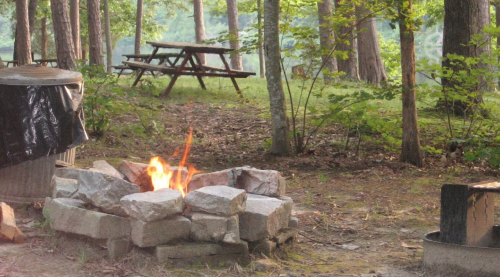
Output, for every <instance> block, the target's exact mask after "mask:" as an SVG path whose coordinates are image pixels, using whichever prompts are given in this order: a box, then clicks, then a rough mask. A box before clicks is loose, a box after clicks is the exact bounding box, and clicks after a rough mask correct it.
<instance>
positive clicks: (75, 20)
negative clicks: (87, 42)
mask: <svg viewBox="0 0 500 277" xmlns="http://www.w3.org/2000/svg"><path fill="white" fill-rule="evenodd" d="M69 12H70V18H71V35H72V37H73V46H74V47H75V59H77V60H81V59H82V46H81V41H80V0H70V1H69Z"/></svg>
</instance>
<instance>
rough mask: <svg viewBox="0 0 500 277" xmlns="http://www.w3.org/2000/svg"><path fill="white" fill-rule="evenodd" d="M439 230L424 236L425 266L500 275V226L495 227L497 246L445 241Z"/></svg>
mask: <svg viewBox="0 0 500 277" xmlns="http://www.w3.org/2000/svg"><path fill="white" fill-rule="evenodd" d="M439 235H440V232H439V231H435V232H431V233H427V234H426V235H425V237H424V257H423V262H424V267H425V268H427V269H429V270H431V271H435V272H447V273H452V272H455V273H458V272H460V274H472V276H500V267H499V264H500V248H498V247H499V243H500V226H494V227H493V237H494V244H495V245H496V247H475V246H466V245H457V244H449V243H443V242H440V241H439Z"/></svg>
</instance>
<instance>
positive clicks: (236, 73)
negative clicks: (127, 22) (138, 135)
mask: <svg viewBox="0 0 500 277" xmlns="http://www.w3.org/2000/svg"><path fill="white" fill-rule="evenodd" d="M146 43H147V44H149V45H151V46H153V52H152V53H151V55H150V57H149V58H147V60H145V61H144V62H139V61H124V62H123V63H124V64H125V65H128V66H129V67H131V68H133V69H136V70H138V74H137V77H136V79H135V81H134V84H133V85H132V86H135V85H137V83H138V82H139V81H140V80H141V78H142V75H143V74H144V72H145V71H146V70H150V71H158V72H161V73H164V74H168V75H171V76H172V79H171V80H170V83H169V85H168V87H167V89H166V90H165V96H168V94H169V93H170V91H171V90H172V88H173V86H174V84H175V82H176V81H177V78H178V77H179V76H181V75H186V76H196V78H197V79H198V82H199V83H200V85H201V87H202V88H203V89H206V87H205V83H204V82H203V78H202V77H204V76H208V77H225V78H231V81H232V83H233V85H234V88H235V89H236V92H237V93H238V94H239V95H240V96H241V90H240V88H239V87H238V84H237V83H236V78H246V77H248V76H251V75H255V72H247V71H240V70H233V69H231V68H230V67H229V64H228V63H227V61H226V58H225V57H224V54H228V53H229V52H231V51H234V49H232V48H226V47H220V46H212V45H206V44H195V43H180V42H152V41H148V42H146ZM160 49H171V50H175V51H177V53H176V54H175V55H176V58H175V60H174V61H173V62H171V63H168V64H167V63H163V64H160V65H154V64H151V61H152V60H153V59H154V58H156V55H157V53H158V51H159V50H160ZM198 54H216V55H218V56H219V57H220V59H221V61H222V63H223V65H224V67H214V66H209V65H205V64H202V63H201V61H200V59H199V57H198ZM188 63H189V66H188Z"/></svg>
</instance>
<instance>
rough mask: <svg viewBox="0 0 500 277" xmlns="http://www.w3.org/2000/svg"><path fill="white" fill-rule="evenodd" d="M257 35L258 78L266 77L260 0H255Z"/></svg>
mask: <svg viewBox="0 0 500 277" xmlns="http://www.w3.org/2000/svg"><path fill="white" fill-rule="evenodd" d="M257 26H258V27H257V28H258V29H257V35H258V38H259V41H258V42H257V43H258V44H259V46H258V47H259V69H260V70H259V71H260V78H266V68H265V62H264V49H263V48H264V47H263V46H264V39H263V37H262V0H257Z"/></svg>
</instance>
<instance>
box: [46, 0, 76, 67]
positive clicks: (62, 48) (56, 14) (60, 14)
mask: <svg viewBox="0 0 500 277" xmlns="http://www.w3.org/2000/svg"><path fill="white" fill-rule="evenodd" d="M50 7H51V10H52V25H54V40H55V44H56V53H57V66H58V67H59V68H61V69H68V70H73V69H75V68H76V59H75V47H74V46H73V40H72V39H71V34H72V33H71V23H70V19H69V13H68V2H67V1H66V0H51V1H50Z"/></svg>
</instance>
